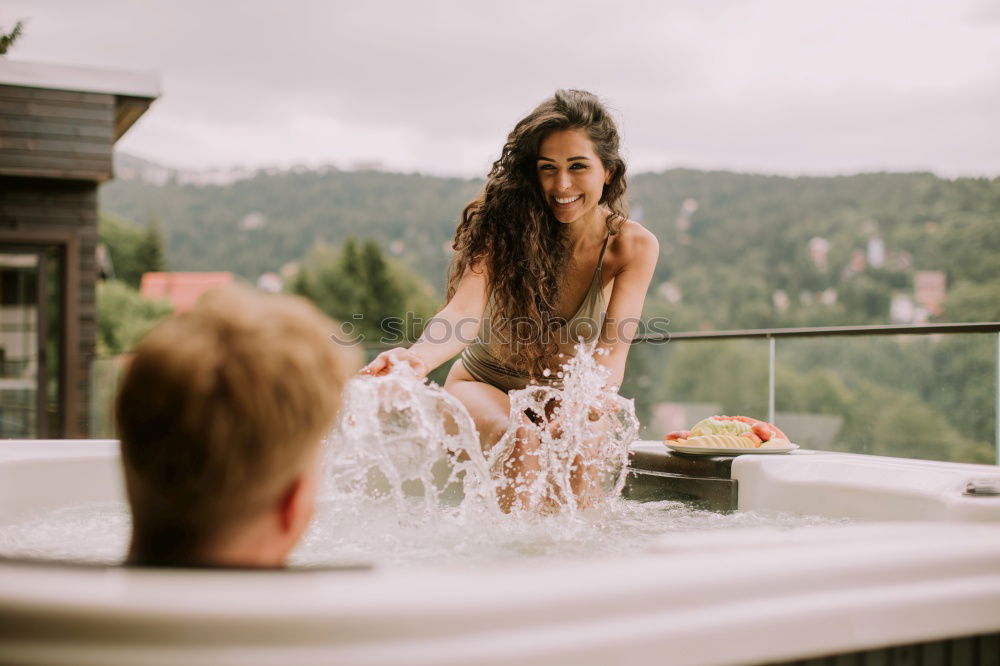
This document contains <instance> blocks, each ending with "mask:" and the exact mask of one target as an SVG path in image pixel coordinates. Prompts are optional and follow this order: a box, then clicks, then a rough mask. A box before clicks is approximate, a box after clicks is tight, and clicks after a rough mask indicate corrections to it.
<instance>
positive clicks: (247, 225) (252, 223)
mask: <svg viewBox="0 0 1000 666" xmlns="http://www.w3.org/2000/svg"><path fill="white" fill-rule="evenodd" d="M265 224H267V218H266V217H265V216H264V213H261V212H259V211H253V212H252V213H247V214H246V215H244V216H243V218H242V219H241V220H240V229H242V230H243V231H253V230H254V229H261V228H263V226H264V225H265Z"/></svg>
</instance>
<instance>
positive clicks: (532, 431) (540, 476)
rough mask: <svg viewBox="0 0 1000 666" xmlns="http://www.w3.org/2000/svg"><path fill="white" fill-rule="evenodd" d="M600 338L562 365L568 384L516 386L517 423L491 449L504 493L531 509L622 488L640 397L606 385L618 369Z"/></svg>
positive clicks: (572, 505)
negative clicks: (605, 362)
mask: <svg viewBox="0 0 1000 666" xmlns="http://www.w3.org/2000/svg"><path fill="white" fill-rule="evenodd" d="M595 345H596V343H589V344H588V343H584V342H582V341H581V342H580V343H579V344H577V346H576V354H575V355H574V356H573V357H572V358H570V359H569V360H568V361H567V362H566V363H564V364H563V366H562V369H561V370H560V371H559V372H558V373H556V376H557V377H558V378H559V379H560V380H561V384H562V387H561V388H559V387H556V386H551V385H540V386H529V387H527V388H524V389H521V390H519V391H512V392H511V393H510V394H509V397H510V426H509V427H508V429H507V432H506V433H504V435H503V436H502V437H501V438H500V440H499V441H498V442H497V443H496V445H494V446H493V448H492V449H491V450H490V452H489V456H488V460H489V463H490V469H491V470H493V472H494V478H496V479H498V483H499V486H500V487H499V492H500V495H501V498H503V497H504V494H505V491H506V494H507V495H508V496H517V498H518V500H519V505H520V507H521V508H523V509H525V510H529V511H531V510H541V511H544V512H547V513H551V512H556V511H562V512H568V513H571V514H572V513H574V512H576V511H577V510H579V509H584V508H593V507H595V506H597V505H599V504H601V503H603V502H604V501H605V500H606V499H608V498H610V497H615V496H617V495H618V494H619V493H620V492H621V489H622V486H624V484H625V475H626V467H627V463H628V447H629V444H631V443H632V442H633V441H635V439H636V437H637V436H638V433H639V420H638V419H637V418H636V415H635V405H634V403H633V401H632V400H627V399H625V398H622V397H621V396H620V395H618V393H617V392H616V391H615V390H613V389H609V388H607V387H606V385H605V384H606V382H607V379H608V376H609V375H610V373H611V371H610V370H609V369H608V368H605V367H604V366H602V365H600V364H599V363H598V362H597V359H596V355H597V354H607V353H608V352H607V351H606V350H603V349H601V350H595ZM501 501H503V499H501ZM514 506H515V507H516V506H518V504H517V503H515V504H514Z"/></svg>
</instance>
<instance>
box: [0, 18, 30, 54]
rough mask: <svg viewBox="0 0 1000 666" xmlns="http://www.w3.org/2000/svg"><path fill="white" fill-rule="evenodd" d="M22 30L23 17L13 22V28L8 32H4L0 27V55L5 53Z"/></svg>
mask: <svg viewBox="0 0 1000 666" xmlns="http://www.w3.org/2000/svg"><path fill="white" fill-rule="evenodd" d="M22 32H24V20H23V19H22V20H20V21H18V22H17V23H15V24H14V28H13V29H12V30H11V31H10V32H8V33H4V32H3V30H2V29H0V55H7V51H9V50H10V47H12V46H13V45H14V42H16V41H17V39H18V37H20V36H21V33H22Z"/></svg>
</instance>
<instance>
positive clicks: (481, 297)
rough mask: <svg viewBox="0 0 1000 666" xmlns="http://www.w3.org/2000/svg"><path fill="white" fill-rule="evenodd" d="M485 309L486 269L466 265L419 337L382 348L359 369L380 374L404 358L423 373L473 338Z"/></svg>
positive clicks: (367, 372) (450, 356)
mask: <svg viewBox="0 0 1000 666" xmlns="http://www.w3.org/2000/svg"><path fill="white" fill-rule="evenodd" d="M485 309H486V272H485V271H484V270H482V269H481V268H478V267H472V268H469V269H468V270H467V271H466V272H465V275H463V276H462V279H461V280H459V282H458V286H457V288H456V289H455V293H454V295H453V296H452V297H451V300H449V301H448V303H447V305H445V306H444V308H443V309H442V310H441V311H440V312H438V313H437V314H436V315H434V317H433V318H432V319H431V320H430V321H428V322H427V325H426V326H425V327H424V330H423V332H422V333H421V334H420V338H419V339H418V340H417V341H416V342H415V343H413V345H412V346H411V347H410V348H409V349H407V348H405V347H398V348H396V349H390V350H388V351H384V352H382V353H381V354H379V355H378V356H376V357H375V360H373V361H372V362H371V363H369V364H368V365H366V366H365V367H364V368H363V369H362V370H361V372H363V373H365V374H370V375H384V374H385V373H387V372H389V369H390V368H391V367H392V365H393V364H394V363H396V362H399V361H406V362H408V363H410V365H412V366H414V368H415V369H416V370H417V371H418V372H419V373H420V374H422V375H426V374H427V373H429V372H430V371H431V370H433V369H434V368H436V367H438V366H439V365H441V364H442V363H444V362H445V361H447V360H448V359H450V358H452V357H454V356H455V355H456V354H458V353H459V352H460V351H462V349H463V348H464V347H465V346H467V345H469V344H471V343H472V342H473V340H475V339H476V335H478V334H479V321H480V319H482V316H483V311H484V310H485Z"/></svg>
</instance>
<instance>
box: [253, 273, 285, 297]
mask: <svg viewBox="0 0 1000 666" xmlns="http://www.w3.org/2000/svg"><path fill="white" fill-rule="evenodd" d="M257 288H258V289H260V290H261V291H266V292H267V293H269V294H280V293H281V291H282V290H283V289H284V288H285V281H284V280H282V279H281V276H280V275H278V274H277V273H262V274H261V276H260V277H259V278H257Z"/></svg>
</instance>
